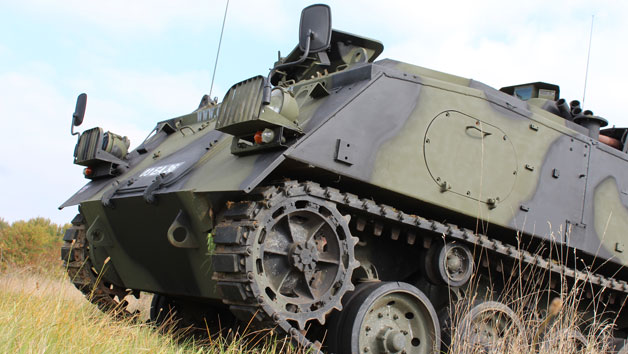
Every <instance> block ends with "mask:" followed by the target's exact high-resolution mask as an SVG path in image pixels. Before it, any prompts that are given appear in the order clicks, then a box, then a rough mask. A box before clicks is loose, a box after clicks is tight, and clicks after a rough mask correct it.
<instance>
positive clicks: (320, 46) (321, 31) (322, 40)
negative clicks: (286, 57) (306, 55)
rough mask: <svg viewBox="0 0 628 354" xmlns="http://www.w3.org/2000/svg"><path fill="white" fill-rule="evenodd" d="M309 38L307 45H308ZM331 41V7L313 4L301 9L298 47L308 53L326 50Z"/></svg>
mask: <svg viewBox="0 0 628 354" xmlns="http://www.w3.org/2000/svg"><path fill="white" fill-rule="evenodd" d="M308 40H309V42H310V43H309V46H308ZM330 43H331V9H330V8H329V6H328V5H324V4H315V5H310V6H308V7H306V8H304V9H303V11H302V12H301V22H300V24H299V49H301V50H302V51H303V52H306V51H307V50H308V47H309V52H310V53H317V52H322V51H324V50H327V48H329V45H330Z"/></svg>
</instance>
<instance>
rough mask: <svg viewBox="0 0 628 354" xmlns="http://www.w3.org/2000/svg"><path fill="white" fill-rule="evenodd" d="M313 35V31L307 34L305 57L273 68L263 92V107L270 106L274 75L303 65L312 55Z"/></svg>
mask: <svg viewBox="0 0 628 354" xmlns="http://www.w3.org/2000/svg"><path fill="white" fill-rule="evenodd" d="M312 35H313V33H312V30H309V31H308V33H307V41H306V42H305V51H304V52H303V55H302V56H301V58H299V60H297V61H293V62H290V63H283V64H279V65H276V66H275V67H274V68H272V70H270V72H269V73H268V76H267V77H266V79H265V80H264V89H263V91H262V104H263V105H268V104H270V91H271V88H272V85H271V84H270V78H271V77H272V76H273V74H274V73H275V72H276V71H277V70H279V69H283V68H287V67H289V66H293V65H297V64H301V63H303V62H304V61H305V59H307V57H308V55H310V42H311V41H312Z"/></svg>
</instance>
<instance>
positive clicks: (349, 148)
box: [334, 139, 354, 166]
mask: <svg viewBox="0 0 628 354" xmlns="http://www.w3.org/2000/svg"><path fill="white" fill-rule="evenodd" d="M353 150H354V146H353V144H351V143H350V142H348V141H347V140H343V139H337V140H336V156H334V160H336V162H341V163H344V164H347V165H349V166H351V165H353Z"/></svg>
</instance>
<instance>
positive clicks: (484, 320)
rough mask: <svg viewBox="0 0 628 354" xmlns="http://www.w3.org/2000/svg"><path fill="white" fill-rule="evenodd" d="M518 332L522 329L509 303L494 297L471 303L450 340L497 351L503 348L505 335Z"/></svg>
mask: <svg viewBox="0 0 628 354" xmlns="http://www.w3.org/2000/svg"><path fill="white" fill-rule="evenodd" d="M521 333H524V332H523V326H522V324H521V321H520V320H519V317H518V316H517V315H516V314H515V312H514V311H513V310H512V309H511V308H510V307H508V306H506V305H505V304H503V303H501V302H497V301H485V302H480V303H478V304H476V305H474V306H472V307H471V308H470V309H469V312H468V313H467V314H466V315H465V316H464V317H463V318H462V320H461V321H460V323H459V324H458V327H457V330H456V333H455V339H454V341H453V344H454V346H456V345H462V346H465V347H470V348H473V350H480V351H482V352H487V353H498V352H503V351H504V350H506V348H507V344H508V341H509V339H514V338H517V336H518V335H520V334H521ZM473 350H472V351H473ZM474 352H475V351H474Z"/></svg>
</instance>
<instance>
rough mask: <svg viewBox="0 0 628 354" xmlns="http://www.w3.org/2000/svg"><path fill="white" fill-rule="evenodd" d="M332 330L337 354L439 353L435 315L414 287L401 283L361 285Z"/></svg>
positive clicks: (331, 337)
mask: <svg viewBox="0 0 628 354" xmlns="http://www.w3.org/2000/svg"><path fill="white" fill-rule="evenodd" d="M343 303H344V304H345V309H344V310H343V312H342V313H340V314H337V315H336V317H335V318H334V320H333V321H332V323H331V324H330V327H329V332H328V334H329V336H330V338H329V341H328V346H329V347H330V350H331V351H332V352H333V353H336V354H357V353H435V352H438V351H439V349H440V328H439V324H438V318H437V317H436V311H435V310H434V307H433V306H432V304H431V303H430V301H429V300H428V298H427V297H426V296H425V295H424V294H423V293H422V292H421V291H420V290H419V289H417V288H415V287H414V286H412V285H410V284H407V283H402V282H371V283H363V284H361V285H359V286H358V287H357V289H356V291H354V292H353V293H350V294H348V295H347V296H346V299H345V300H343Z"/></svg>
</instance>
